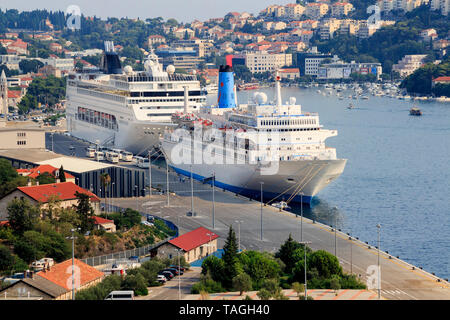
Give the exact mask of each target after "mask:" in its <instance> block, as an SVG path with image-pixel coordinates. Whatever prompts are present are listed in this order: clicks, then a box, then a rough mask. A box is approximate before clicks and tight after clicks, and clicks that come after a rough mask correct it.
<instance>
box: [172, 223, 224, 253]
mask: <svg viewBox="0 0 450 320" xmlns="http://www.w3.org/2000/svg"><path fill="white" fill-rule="evenodd" d="M207 234H210V235H211V237H210V236H209V235H207ZM218 237H219V236H218V235H217V234H215V233H214V232H212V231H210V230H208V229H206V228H203V227H200V228H197V229H195V230H193V231H191V232H188V233H185V234H183V235H181V236H179V237H177V238H175V239H172V240H170V241H169V243H170V244H173V245H174V246H176V247H178V248H181V249H183V250H184V251H186V252H187V251H191V250H192V249H195V248H197V247H200V246H201V245H204V244H206V243H208V242H209V241H210V239H211V241H212V240H214V239H217V238H218Z"/></svg>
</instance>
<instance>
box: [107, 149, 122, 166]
mask: <svg viewBox="0 0 450 320" xmlns="http://www.w3.org/2000/svg"><path fill="white" fill-rule="evenodd" d="M106 160H108V161H109V162H111V163H119V154H118V153H115V152H112V151H109V152H107V153H106Z"/></svg>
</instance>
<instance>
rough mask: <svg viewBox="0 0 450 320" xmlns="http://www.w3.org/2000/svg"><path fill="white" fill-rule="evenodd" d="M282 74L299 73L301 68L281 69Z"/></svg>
mask: <svg viewBox="0 0 450 320" xmlns="http://www.w3.org/2000/svg"><path fill="white" fill-rule="evenodd" d="M279 72H280V73H299V72H300V70H299V68H286V69H280V70H279Z"/></svg>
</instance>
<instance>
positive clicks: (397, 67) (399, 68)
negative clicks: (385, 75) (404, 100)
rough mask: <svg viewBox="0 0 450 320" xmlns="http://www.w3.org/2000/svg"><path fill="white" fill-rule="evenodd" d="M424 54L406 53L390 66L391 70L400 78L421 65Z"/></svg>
mask: <svg viewBox="0 0 450 320" xmlns="http://www.w3.org/2000/svg"><path fill="white" fill-rule="evenodd" d="M426 56H427V55H426V54H411V55H406V56H404V57H403V58H402V59H401V60H400V61H399V62H398V63H396V64H394V65H393V66H392V71H396V72H398V73H399V74H400V77H402V78H404V77H407V76H409V75H410V74H411V73H413V72H414V71H416V70H417V69H419V68H420V67H421V66H422V65H423V63H424V62H423V61H424V59H425V57H426Z"/></svg>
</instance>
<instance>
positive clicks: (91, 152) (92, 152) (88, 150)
mask: <svg viewBox="0 0 450 320" xmlns="http://www.w3.org/2000/svg"><path fill="white" fill-rule="evenodd" d="M86 157H88V158H94V157H95V149H94V148H91V147H89V148H86Z"/></svg>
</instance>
